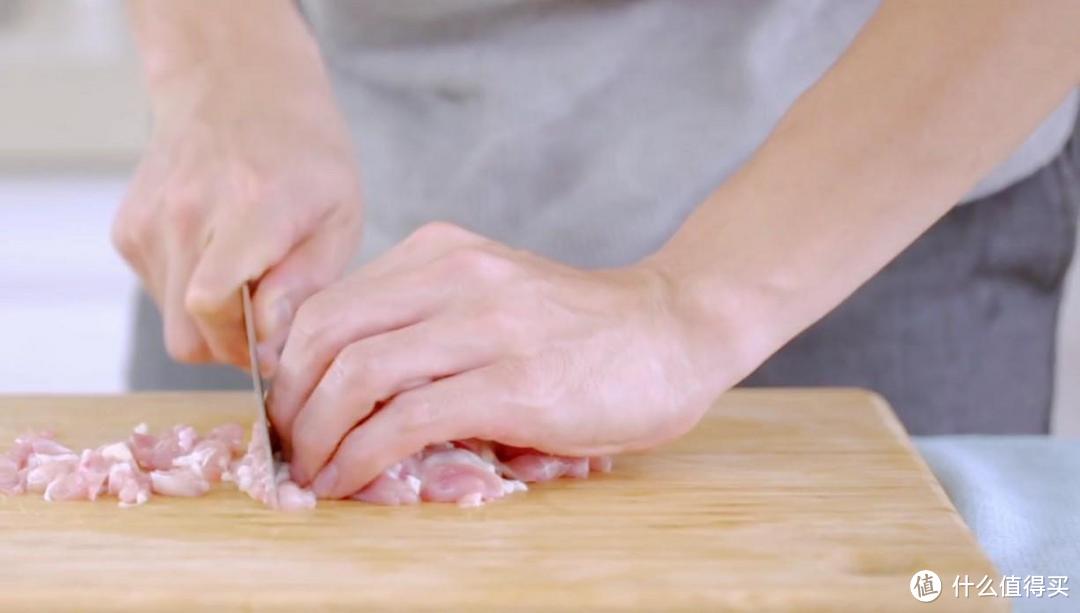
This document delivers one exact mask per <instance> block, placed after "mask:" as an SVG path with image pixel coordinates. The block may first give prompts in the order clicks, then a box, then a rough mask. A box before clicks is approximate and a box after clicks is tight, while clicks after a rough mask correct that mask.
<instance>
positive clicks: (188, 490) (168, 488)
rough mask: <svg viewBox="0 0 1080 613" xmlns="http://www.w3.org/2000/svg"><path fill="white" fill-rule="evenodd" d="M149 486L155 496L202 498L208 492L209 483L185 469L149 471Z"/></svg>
mask: <svg viewBox="0 0 1080 613" xmlns="http://www.w3.org/2000/svg"><path fill="white" fill-rule="evenodd" d="M150 485H151V488H152V489H153V492H154V493H155V494H161V495H163V496H186V497H191V496H202V495H203V494H205V493H206V492H208V491H210V483H209V482H207V481H206V479H203V477H202V475H200V474H198V473H196V472H194V471H192V470H189V469H187V468H172V469H169V470H155V471H151V472H150Z"/></svg>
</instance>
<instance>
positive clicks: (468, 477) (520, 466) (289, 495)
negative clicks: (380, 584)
mask: <svg viewBox="0 0 1080 613" xmlns="http://www.w3.org/2000/svg"><path fill="white" fill-rule="evenodd" d="M244 434H245V432H244V428H243V427H242V426H240V425H238V424H226V425H223V426H218V427H217V428H214V429H213V430H211V431H210V432H209V433H207V435H206V436H205V437H200V436H199V433H198V432H197V431H196V430H195V428H192V427H191V426H185V425H178V426H174V427H173V428H171V429H169V430H168V431H166V432H164V433H163V434H161V435H159V436H155V435H152V434H150V429H149V427H148V426H147V425H146V424H139V425H138V426H136V427H135V428H134V430H133V431H132V433H131V435H130V436H129V437H128V439H127V440H126V441H122V442H117V443H111V444H108V445H103V446H101V447H98V448H96V449H85V450H83V451H82V452H81V453H76V452H74V451H72V450H71V449H68V448H67V447H65V446H63V445H62V444H60V443H59V442H57V441H56V440H55V439H54V438H53V436H52V434H51V433H47V432H44V433H31V434H26V435H24V436H20V437H18V438H16V439H15V443H14V445H13V446H12V448H11V449H9V450H8V452H7V453H6V454H0V494H3V495H18V494H22V493H26V492H32V493H40V494H42V495H43V496H44V498H45V499H46V500H49V501H60V500H95V499H97V497H98V496H101V495H106V494H107V495H109V496H115V497H116V498H117V499H118V500H119V503H120V506H122V507H130V506H137V505H141V504H144V503H146V502H147V501H149V500H150V499H151V498H152V497H153V496H154V495H161V496H202V495H204V494H206V493H207V492H209V491H210V489H211V487H212V486H213V485H214V484H215V483H219V482H221V481H227V482H232V483H235V484H236V486H237V488H238V489H240V490H241V491H243V492H244V493H246V494H248V495H249V496H251V497H252V498H254V499H255V500H258V501H259V502H262V503H263V504H264V505H267V506H269V507H271V508H275V509H280V510H284V511H298V510H306V509H313V508H315V504H316V501H315V495H314V494H313V493H312V492H311V491H310V490H307V489H304V488H302V487H300V486H299V485H297V484H296V483H293V482H292V481H290V480H289V465H288V464H285V463H277V471H276V473H275V471H274V466H272V465H269V464H267V463H266V462H265V460H264V459H263V458H265V457H267V455H266V454H265V452H264V448H268V447H269V445H270V442H269V440H268V439H267V438H266V436H265V431H262V432H260V431H259V429H258V428H256V429H254V430H253V431H252V436H251V437H250V438H249V442H248V443H247V445H246V452H245V443H244V439H245V436H244ZM257 452H258V453H257ZM610 470H611V458H610V457H596V458H572V457H563V456H552V455H547V454H543V453H541V452H538V451H536V450H534V449H523V448H518V447H509V446H505V445H498V444H495V443H492V442H489V441H482V440H477V439H469V440H463V441H454V442H450V443H440V444H435V445H428V446H427V447H426V448H424V449H423V450H422V451H420V452H419V453H416V454H414V455H413V456H410V457H408V458H405V459H404V460H402V461H400V462H398V463H397V464H395V465H393V466H391V467H390V468H388V469H386V470H385V471H383V472H382V473H381V474H380V475H379V476H378V477H377V478H376V479H375V480H374V481H372V482H371V483H369V484H368V485H367V486H366V487H364V489H362V490H360V491H359V492H357V493H356V494H354V495H353V496H351V499H353V500H359V501H363V502H370V503H375V504H383V505H406V504H417V503H419V502H420V501H427V502H454V503H457V504H458V505H459V506H462V507H472V506H479V505H482V504H484V503H485V502H488V501H491V500H497V499H499V498H502V497H504V496H507V495H508V494H512V493H514V492H521V491H525V490H526V489H527V487H526V485H525V483H526V482H539V481H550V480H552V479H558V478H560V477H571V478H575V479H584V478H586V477H588V475H589V473H590V472H608V471H610ZM272 486H276V487H272ZM275 490H276V494H277V495H276V497H275V496H272V492H274V491H275Z"/></svg>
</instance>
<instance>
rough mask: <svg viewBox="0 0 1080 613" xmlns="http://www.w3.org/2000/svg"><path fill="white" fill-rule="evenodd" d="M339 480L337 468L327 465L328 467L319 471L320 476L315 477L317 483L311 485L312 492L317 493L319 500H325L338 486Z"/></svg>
mask: <svg viewBox="0 0 1080 613" xmlns="http://www.w3.org/2000/svg"><path fill="white" fill-rule="evenodd" d="M337 480H338V470H337V466H334V465H333V464H327V465H326V467H325V468H323V469H322V470H321V471H319V474H318V475H316V476H315V481H314V483H312V484H311V491H313V492H315V495H316V496H318V497H319V498H323V497H325V496H326V495H327V494H329V493H330V491H331V490H333V489H334V486H335V485H337Z"/></svg>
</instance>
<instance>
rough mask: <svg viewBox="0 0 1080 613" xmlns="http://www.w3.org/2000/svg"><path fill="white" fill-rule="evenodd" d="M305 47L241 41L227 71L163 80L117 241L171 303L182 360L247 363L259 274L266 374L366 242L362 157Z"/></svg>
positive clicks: (170, 320)
mask: <svg viewBox="0 0 1080 613" xmlns="http://www.w3.org/2000/svg"><path fill="white" fill-rule="evenodd" d="M290 10H291V9H290ZM237 48H238V49H248V50H250V52H251V53H252V54H256V50H255V47H254V44H252V45H247V46H244V45H239V46H238V47H237ZM308 51H309V50H307V49H305V51H304V53H300V52H293V51H289V50H283V49H278V50H277V51H275V53H277V54H278V55H280V56H281V57H275V56H269V57H267V56H265V55H264V56H261V57H251V58H248V59H245V57H246V56H245V55H244V54H243V53H240V52H237V53H234V54H233V55H231V56H230V61H231V62H234V63H235V65H230V66H228V67H227V68H228V70H225V69H224V68H223V67H221V66H218V67H217V68H218V70H200V71H196V70H194V69H192V70H191V71H187V72H180V73H179V74H178V73H170V74H169V75H168V78H167V79H164V80H162V81H158V82H155V83H154V84H153V85H154V87H153V88H152V92H151V93H152V97H153V110H154V114H155V124H154V128H153V134H152V137H151V141H150V144H149V147H148V149H147V151H146V153H145V155H144V157H143V159H142V162H141V163H140V165H139V167H138V169H137V171H136V173H135V177H134V179H133V180H132V183H131V186H130V189H129V191H128V194H127V197H126V199H125V201H124V203H123V204H122V206H121V208H120V211H119V214H118V215H117V218H116V221H115V224H114V227H113V240H114V243H115V244H116V246H117V248H118V249H119V251H120V252H121V254H122V255H123V256H124V258H125V259H126V260H127V261H128V262H129V263H130V264H131V266H132V267H133V268H134V269H135V271H136V272H137V273H138V275H139V277H140V278H141V279H142V281H143V284H144V285H145V287H146V289H147V290H148V292H149V293H150V294H151V295H152V296H153V297H154V299H155V300H156V302H157V304H158V306H159V307H160V308H161V311H162V314H163V319H164V323H165V341H166V347H167V348H168V351H169V353H170V355H172V356H173V357H174V358H176V359H178V360H181V361H185V362H205V361H209V360H214V361H218V362H223V363H230V364H235V365H239V366H242V367H246V365H247V363H248V360H247V354H246V346H247V345H246V342H245V336H244V330H243V326H242V323H241V322H242V314H241V310H240V300H239V289H240V286H241V285H242V284H243V283H244V282H246V281H248V280H254V281H257V286H256V287H255V292H254V295H253V306H254V309H255V320H256V323H257V328H258V330H257V333H258V338H259V339H260V341H261V342H260V347H259V352H260V355H261V357H262V362H263V363H264V364H265V365H266V367H267V368H266V372H264V374H269V373H270V372H271V371H272V370H273V367H274V362H275V360H276V357H277V353H278V352H277V350H278V349H280V346H281V345H282V344H283V343H284V340H285V337H286V335H287V332H288V327H289V325H290V323H291V321H292V318H293V316H294V314H295V311H296V309H297V308H298V307H299V305H300V303H301V302H303V300H304V299H306V298H307V297H308V296H309V295H311V294H313V293H314V292H316V291H318V290H319V289H321V288H322V287H325V286H326V285H328V284H329V283H331V282H333V281H335V280H336V279H338V278H339V277H340V275H341V274H342V272H343V270H344V267H345V266H346V264H347V263H348V261H349V259H350V258H351V256H352V254H353V253H354V252H355V250H356V247H357V244H358V242H359V238H360V227H361V202H360V189H359V184H358V183H359V182H358V177H357V170H356V168H357V164H356V160H355V158H354V155H353V152H352V148H351V144H350V143H349V140H348V133H347V129H346V127H345V123H344V121H343V120H342V118H341V116H340V114H339V113H338V110H337V109H336V108H335V106H334V102H333V100H332V96H331V92H330V87H329V84H328V82H327V80H326V77H325V74H324V72H323V69H322V67H321V66H320V65H319V64H318V57H317V54H315V53H314V52H311V53H308ZM305 53H307V55H305ZM207 55H209V52H207ZM309 56H310V57H309ZM205 61H207V62H209V61H210V60H205Z"/></svg>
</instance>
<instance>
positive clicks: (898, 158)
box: [652, 0, 1080, 372]
mask: <svg viewBox="0 0 1080 613" xmlns="http://www.w3.org/2000/svg"><path fill="white" fill-rule="evenodd" d="M1077 24H1080V2H1076V1H1074V0H1065V1H1055V2H1038V3H1026V2H1010V1H999V0H994V1H983V0H975V1H952V2H934V1H932V0H931V1H912V0H893V1H889V2H885V3H884V4H883V5H882V7H881V8H880V10H879V11H878V12H877V14H875V16H874V17H873V18H872V19H871V20H870V22H869V23H868V24H867V25H866V27H865V28H864V29H863V31H862V32H861V33H860V34H859V36H858V38H857V39H856V40H855V42H854V43H853V44H852V45H851V47H850V48H849V49H848V50H847V52H846V53H845V54H844V55H843V57H842V58H841V59H840V60H839V61H838V63H837V64H836V65H835V66H834V67H833V68H832V69H831V70H830V71H829V72H828V73H827V74H826V75H825V76H824V77H823V78H822V79H821V80H820V81H819V82H818V83H817V84H816V85H814V86H813V87H812V88H811V89H809V90H808V91H807V92H805V93H804V94H803V95H802V96H801V97H800V98H799V99H798V100H797V101H796V103H795V104H794V105H793V106H792V107H791V109H790V110H789V111H788V113H787V114H786V115H785V117H784V118H783V119H782V121H781V122H780V123H779V125H778V126H777V127H776V129H775V130H774V131H773V133H772V135H771V136H770V137H769V139H768V140H767V142H766V143H765V144H764V145H763V146H762V147H761V148H760V149H759V150H758V151H757V153H756V154H755V155H754V157H753V158H752V159H751V160H750V161H749V163H747V164H746V165H745V166H744V167H743V168H742V169H741V170H740V171H739V172H738V173H737V174H736V175H735V176H733V177H732V178H731V179H730V180H729V181H727V182H726V183H725V184H724V185H723V186H721V187H720V188H719V189H718V190H717V191H716V192H715V193H714V194H713V195H712V196H711V197H710V198H709V199H708V200H707V201H706V202H705V203H704V204H703V205H702V206H701V207H700V208H699V209H698V210H697V211H696V212H695V213H694V214H693V215H692V216H691V217H690V218H689V219H688V220H687V222H686V223H685V225H684V226H683V228H682V229H681V230H680V231H679V232H678V233H677V234H676V236H675V237H674V238H673V239H672V240H671V241H670V242H669V244H668V245H666V246H665V247H664V248H663V249H662V251H661V252H660V253H658V254H657V255H656V256H655V257H654V258H653V259H652V262H653V263H654V264H656V265H658V266H660V268H661V269H662V270H664V271H665V272H666V273H667V274H668V275H669V276H670V278H671V279H672V283H674V284H675V285H676V286H678V287H679V288H680V296H681V299H682V300H685V302H683V303H682V304H683V306H684V307H686V312H687V313H688V314H691V315H689V317H690V318H691V320H692V321H693V323H692V324H691V325H692V326H693V327H694V328H695V329H698V330H700V331H701V332H702V333H707V331H709V330H713V331H716V330H717V329H716V326H714V325H711V324H710V322H717V321H732V322H737V324H736V325H738V326H739V327H740V328H743V329H748V330H755V331H756V333H755V334H753V335H751V336H750V338H746V339H744V340H745V342H746V343H747V346H746V347H745V348H743V349H742V350H741V351H740V352H739V354H741V355H743V356H745V363H746V364H745V366H748V367H750V369H752V368H753V367H755V366H756V365H757V364H758V363H760V362H761V361H763V360H764V359H765V358H766V357H767V356H768V355H770V354H771V353H772V352H773V351H775V350H776V349H778V348H779V347H780V346H781V345H783V343H784V342H786V341H787V340H788V339H790V338H791V337H792V336H794V335H795V334H797V333H798V332H800V331H801V330H803V329H804V328H806V327H808V326H809V325H810V324H811V323H813V322H814V321H816V320H817V319H818V318H820V317H821V316H823V315H825V313H827V312H828V311H829V310H831V309H832V308H833V307H834V306H836V305H837V304H838V303H839V302H840V301H841V300H843V299H844V298H845V297H847V296H848V295H849V294H851V293H852V292H853V291H854V290H855V289H856V288H857V287H858V286H859V285H861V284H862V283H863V282H864V281H866V280H867V279H869V278H870V277H871V276H872V275H873V274H874V273H875V272H877V271H878V270H879V269H880V268H881V267H883V266H884V265H885V264H886V263H887V262H888V261H889V260H891V259H892V258H893V257H894V256H895V255H896V254H898V253H899V252H900V251H901V250H903V248H904V247H906V246H907V245H908V244H909V243H911V242H912V241H913V240H914V239H915V238H916V237H918V235H920V234H921V233H922V232H923V231H925V230H926V229H927V228H928V227H929V226H930V225H931V224H932V223H933V222H934V221H936V220H937V219H938V218H940V217H941V216H942V215H944V214H945V212H947V211H948V210H949V209H950V208H951V207H952V206H953V205H954V204H955V203H956V202H958V201H959V200H960V198H961V197H963V195H964V194H965V193H966V192H967V191H968V190H969V189H970V188H971V186H972V185H974V184H975V183H976V182H977V181H978V180H979V179H980V178H981V177H982V176H983V175H985V174H986V173H987V172H989V171H990V170H991V169H992V168H993V167H994V166H995V165H996V164H997V163H999V162H1000V161H1001V160H1003V159H1004V158H1006V157H1007V156H1008V154H1009V153H1010V152H1011V151H1012V150H1013V149H1015V148H1016V147H1017V146H1019V145H1020V143H1022V142H1023V140H1024V139H1025V138H1026V137H1027V136H1028V135H1029V134H1030V133H1031V132H1032V130H1034V129H1035V127H1036V126H1037V125H1038V124H1039V122H1040V121H1041V120H1042V119H1043V118H1044V117H1045V116H1046V115H1048V114H1049V113H1050V112H1051V111H1053V110H1054V109H1055V108H1056V107H1057V105H1058V104H1060V103H1061V101H1062V99H1063V98H1064V97H1065V96H1066V95H1067V94H1068V93H1069V91H1070V90H1071V89H1072V88H1073V87H1075V86H1076V85H1077V83H1078V82H1080V36H1078V35H1077V30H1076V28H1077ZM726 338H727V339H728V340H730V337H726ZM713 346H718V345H713ZM743 370H746V371H747V372H749V370H747V369H746V368H744V369H743Z"/></svg>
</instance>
